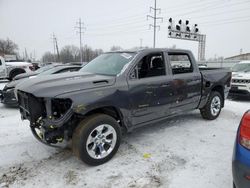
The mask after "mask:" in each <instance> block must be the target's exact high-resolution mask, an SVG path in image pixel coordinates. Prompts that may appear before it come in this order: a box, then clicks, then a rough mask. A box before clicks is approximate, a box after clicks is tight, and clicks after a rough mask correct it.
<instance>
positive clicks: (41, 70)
mask: <svg viewBox="0 0 250 188" xmlns="http://www.w3.org/2000/svg"><path fill="white" fill-rule="evenodd" d="M61 65H63V64H61V63H53V64H50V65H45V66H43V67H41V68H39V69H38V70H36V71H33V72H29V73H22V74H19V75H17V76H16V77H15V78H14V79H13V80H19V79H23V78H28V77H30V76H35V75H38V74H40V73H42V72H45V71H47V70H49V69H52V68H54V67H57V66H61Z"/></svg>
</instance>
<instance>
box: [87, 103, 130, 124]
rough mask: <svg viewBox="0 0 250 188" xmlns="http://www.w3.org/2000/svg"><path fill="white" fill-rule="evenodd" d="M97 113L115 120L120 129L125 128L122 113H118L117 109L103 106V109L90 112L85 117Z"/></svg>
mask: <svg viewBox="0 0 250 188" xmlns="http://www.w3.org/2000/svg"><path fill="white" fill-rule="evenodd" d="M97 113H102V114H107V115H109V116H111V117H113V118H114V119H116V120H117V121H118V122H119V124H120V125H121V127H122V128H126V126H125V125H124V122H123V116H122V113H121V112H120V110H119V109H117V108H115V107H113V106H105V107H101V108H97V109H94V110H91V111H89V112H88V113H86V114H85V116H89V115H92V114H97Z"/></svg>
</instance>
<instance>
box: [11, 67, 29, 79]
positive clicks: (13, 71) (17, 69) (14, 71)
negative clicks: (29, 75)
mask: <svg viewBox="0 0 250 188" xmlns="http://www.w3.org/2000/svg"><path fill="white" fill-rule="evenodd" d="M16 72H18V73H20V74H21V73H25V70H24V69H21V68H16V69H13V70H11V71H10V74H9V77H12V75H13V74H14V73H16Z"/></svg>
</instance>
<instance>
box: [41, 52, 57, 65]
mask: <svg viewBox="0 0 250 188" xmlns="http://www.w3.org/2000/svg"><path fill="white" fill-rule="evenodd" d="M42 61H43V62H44V63H48V62H49V63H50V62H54V61H55V55H54V54H52V53H51V52H45V53H44V54H43V57H42Z"/></svg>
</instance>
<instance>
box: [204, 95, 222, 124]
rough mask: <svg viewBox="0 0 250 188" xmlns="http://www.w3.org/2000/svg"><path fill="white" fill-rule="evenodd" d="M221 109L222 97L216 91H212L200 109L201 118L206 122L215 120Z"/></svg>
mask: <svg viewBox="0 0 250 188" xmlns="http://www.w3.org/2000/svg"><path fill="white" fill-rule="evenodd" d="M221 108H222V96H221V94H220V93H219V92H217V91H212V92H211V94H210V96H209V99H208V101H207V104H206V105H205V106H204V107H203V108H202V109H200V113H201V116H202V117H203V118H204V119H207V120H214V119H216V118H217V117H218V116H219V115H220V112H221Z"/></svg>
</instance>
